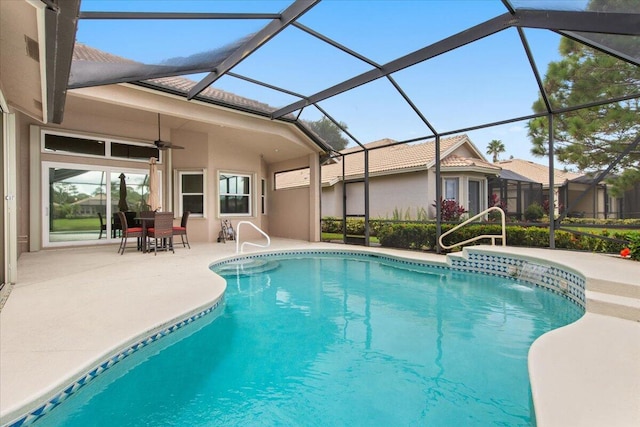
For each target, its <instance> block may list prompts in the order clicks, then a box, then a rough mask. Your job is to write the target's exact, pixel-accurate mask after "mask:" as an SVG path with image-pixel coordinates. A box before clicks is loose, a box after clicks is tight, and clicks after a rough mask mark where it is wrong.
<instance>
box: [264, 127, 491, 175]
mask: <svg viewBox="0 0 640 427" xmlns="http://www.w3.org/2000/svg"><path fill="white" fill-rule="evenodd" d="M395 142H396V141H394V140H392V139H381V140H379V141H374V142H371V143H368V144H364V146H365V147H366V148H369V149H371V150H370V151H369V175H370V176H372V175H373V176H375V175H383V174H390V173H401V172H405V171H407V170H425V169H428V168H431V167H433V166H434V164H435V142H434V141H428V142H423V143H419V144H397V145H392V146H388V145H389V144H393V143H395ZM465 143H468V144H470V145H471V146H473V144H471V141H470V140H469V137H468V136H467V135H465V134H463V135H458V136H454V137H450V138H443V139H442V140H441V141H440V153H441V156H442V157H443V160H442V161H441V165H442V166H443V168H447V167H448V168H466V169H472V168H483V169H489V170H492V171H495V172H496V173H497V172H498V171H499V170H500V167H499V166H496V165H494V164H492V163H489V162H487V161H485V160H484V159H480V158H469V157H461V156H458V155H455V154H450V153H451V152H453V151H454V150H455V149H457V148H458V147H460V146H461V145H464V144H465ZM376 147H381V148H376ZM474 150H475V147H474ZM341 153H342V154H348V155H346V156H344V157H343V159H342V161H338V162H336V163H332V164H328V165H324V166H322V184H323V185H333V184H335V183H336V182H338V181H339V180H341V179H342V165H343V162H344V165H345V172H344V174H345V178H347V179H353V178H359V177H362V176H364V151H363V150H362V148H361V147H359V146H358V147H351V148H347V149H344V150H342V151H341ZM306 185H309V170H308V169H301V170H298V171H290V172H285V173H282V174H278V178H277V182H276V186H277V188H293V187H301V186H306Z"/></svg>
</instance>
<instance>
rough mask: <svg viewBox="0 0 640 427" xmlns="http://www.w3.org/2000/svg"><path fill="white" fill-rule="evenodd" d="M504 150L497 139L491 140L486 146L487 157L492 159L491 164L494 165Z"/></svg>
mask: <svg viewBox="0 0 640 427" xmlns="http://www.w3.org/2000/svg"><path fill="white" fill-rule="evenodd" d="M505 151H506V150H505V148H504V144H503V143H502V141H500V140H499V139H493V140H491V142H490V143H489V145H487V156H492V157H493V163H496V162H497V161H498V160H500V159H499V156H500V154H501V153H504V152H505Z"/></svg>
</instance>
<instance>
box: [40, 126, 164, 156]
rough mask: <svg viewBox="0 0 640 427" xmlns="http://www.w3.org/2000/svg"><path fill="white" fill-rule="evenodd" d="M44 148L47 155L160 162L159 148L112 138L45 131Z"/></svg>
mask: <svg viewBox="0 0 640 427" xmlns="http://www.w3.org/2000/svg"><path fill="white" fill-rule="evenodd" d="M42 148H43V151H44V152H45V153H56V154H71V155H75V156H82V157H106V158H117V159H127V160H133V161H138V162H148V161H149V158H151V157H155V158H156V159H159V160H160V150H159V149H158V147H155V146H152V145H149V144H144V143H135V142H125V141H115V140H112V139H110V138H102V137H97V136H96V137H93V136H74V135H65V134H63V133H58V132H52V131H48V130H47V131H44V132H43V142H42Z"/></svg>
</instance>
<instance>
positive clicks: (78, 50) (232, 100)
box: [73, 42, 278, 113]
mask: <svg viewBox="0 0 640 427" xmlns="http://www.w3.org/2000/svg"><path fill="white" fill-rule="evenodd" d="M84 61H86V62H87V63H97V64H101V65H104V64H123V65H125V64H126V65H138V66H140V67H138V68H136V70H144V67H145V66H146V65H145V64H141V63H139V62H136V61H132V60H130V59H127V58H123V57H121V56H117V55H112V54H110V53H108V52H104V51H101V50H99V49H96V48H93V47H91V46H87V45H86V44H83V43H79V42H76V44H75V48H74V50H73V62H74V64H79V63H82V62H84ZM152 67H153V66H152ZM105 71H106V72H107V73H108V70H105ZM115 71H116V72H117V71H121V70H115ZM144 82H147V83H149V84H152V85H154V86H159V87H161V88H166V89H169V90H172V91H178V92H180V93H184V94H186V93H188V92H189V90H191V88H193V87H194V86H195V85H196V84H197V82H196V81H194V80H190V79H188V78H186V77H182V76H174V77H163V78H157V79H149V80H144ZM198 97H203V98H208V99H211V100H213V101H217V102H221V103H224V104H228V105H233V106H237V107H240V108H246V109H249V110H253V111H257V112H262V113H271V112H273V111H276V110H277V109H278V107H272V106H270V105H268V104H265V103H262V102H258V101H255V100H253V99H248V98H244V97H242V96H238V95H236V94H233V93H230V92H226V91H223V90H220V89H215V88H213V87H211V86H209V87H207V88H206V89H205V90H203V91H202V92H201V93H200V94H199V95H198Z"/></svg>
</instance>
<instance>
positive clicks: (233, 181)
mask: <svg viewBox="0 0 640 427" xmlns="http://www.w3.org/2000/svg"><path fill="white" fill-rule="evenodd" d="M219 185H220V207H219V209H220V215H251V177H250V176H249V175H237V174H230V173H226V172H221V173H220V178H219Z"/></svg>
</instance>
